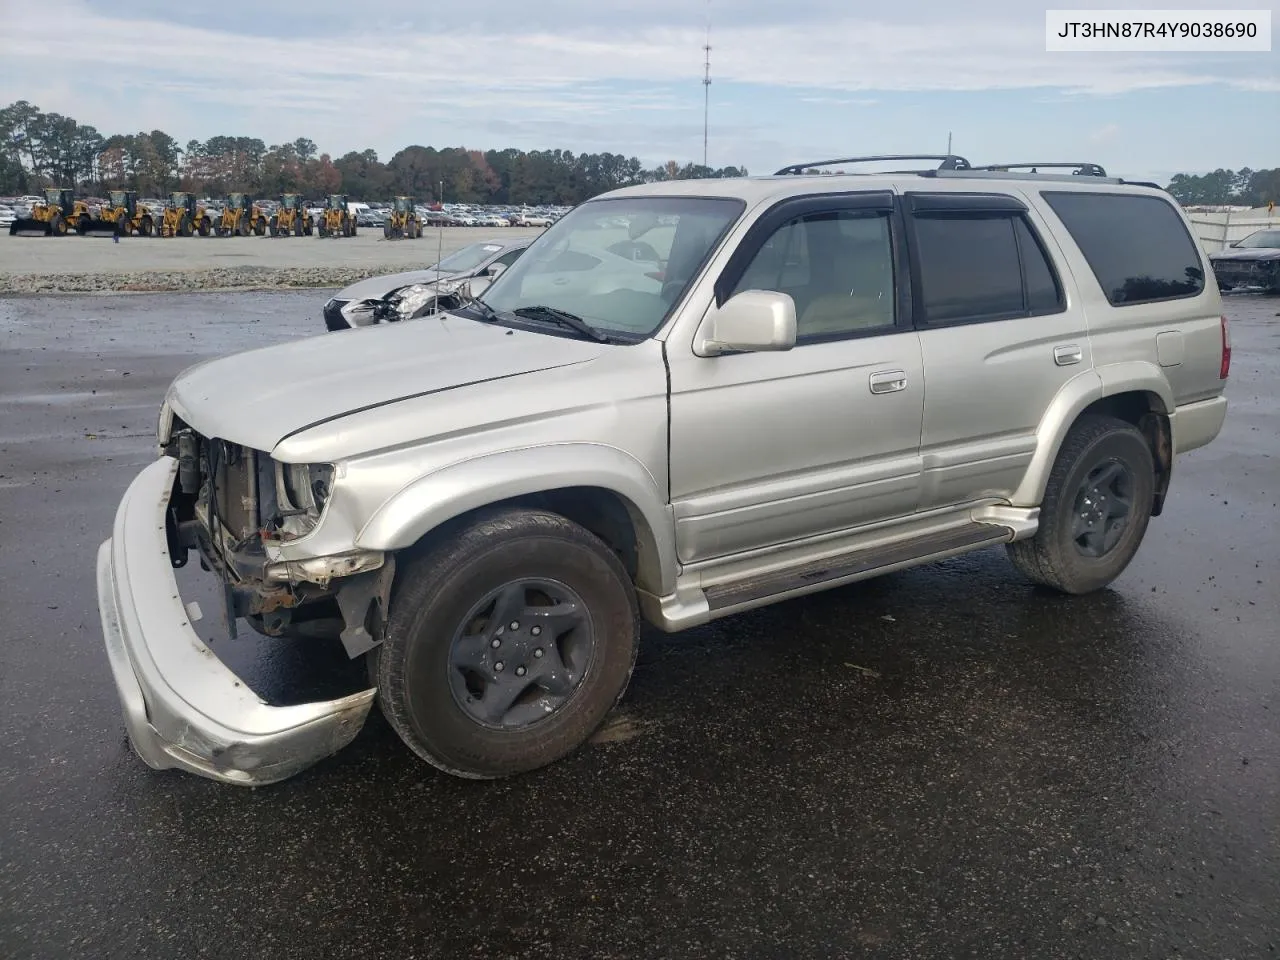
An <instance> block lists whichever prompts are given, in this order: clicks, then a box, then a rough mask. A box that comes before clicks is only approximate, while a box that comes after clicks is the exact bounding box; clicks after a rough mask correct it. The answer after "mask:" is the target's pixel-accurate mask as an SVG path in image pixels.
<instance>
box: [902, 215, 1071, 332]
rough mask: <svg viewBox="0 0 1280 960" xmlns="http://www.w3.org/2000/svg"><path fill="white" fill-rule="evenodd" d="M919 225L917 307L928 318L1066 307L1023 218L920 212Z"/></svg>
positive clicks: (956, 319)
mask: <svg viewBox="0 0 1280 960" xmlns="http://www.w3.org/2000/svg"><path fill="white" fill-rule="evenodd" d="M913 229H914V232H915V240H914V243H915V250H916V261H917V263H918V273H919V299H920V302H919V306H918V311H919V313H920V314H921V315H922V316H923V319H924V321H925V322H926V323H930V324H935V325H937V324H948V323H968V322H973V321H981V320H1002V319H1008V318H1012V317H1027V316H1040V315H1044V314H1050V313H1058V312H1060V311H1061V310H1062V309H1063V303H1062V288H1061V286H1060V284H1059V283H1058V279H1057V276H1056V275H1055V274H1054V271H1053V267H1052V266H1051V265H1050V263H1049V260H1048V257H1047V256H1046V254H1045V251H1044V248H1043V247H1042V246H1041V244H1040V242H1039V241H1038V240H1037V239H1036V236H1035V234H1034V233H1033V232H1032V230H1031V228H1030V226H1029V225H1028V224H1027V222H1026V221H1025V219H1024V218H1023V217H1021V216H1017V215H1010V214H1007V213H987V212H976V211H975V212H958V213H951V212H945V213H939V214H936V215H928V214H917V215H916V216H915V217H914V221H913Z"/></svg>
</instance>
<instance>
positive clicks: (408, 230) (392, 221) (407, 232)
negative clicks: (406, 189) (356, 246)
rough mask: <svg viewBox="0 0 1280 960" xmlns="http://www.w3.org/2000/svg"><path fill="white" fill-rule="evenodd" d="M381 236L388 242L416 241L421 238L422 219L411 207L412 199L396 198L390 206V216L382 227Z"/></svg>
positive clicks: (415, 208) (416, 209) (416, 210)
mask: <svg viewBox="0 0 1280 960" xmlns="http://www.w3.org/2000/svg"><path fill="white" fill-rule="evenodd" d="M382 235H383V236H384V237H386V238H387V239H388V240H400V239H402V238H403V239H406V240H416V239H418V237H420V236H422V218H421V217H419V216H418V208H417V207H415V206H414V205H413V197H396V198H395V200H393V201H392V204H391V214H390V215H389V216H388V217H387V220H386V222H385V223H384V224H383V225H382Z"/></svg>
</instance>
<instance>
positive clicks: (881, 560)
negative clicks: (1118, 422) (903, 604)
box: [704, 523, 1014, 610]
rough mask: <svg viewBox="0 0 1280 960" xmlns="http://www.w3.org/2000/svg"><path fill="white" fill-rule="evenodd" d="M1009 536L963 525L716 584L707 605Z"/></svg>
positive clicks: (804, 586) (1007, 531)
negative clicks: (775, 571)
mask: <svg viewBox="0 0 1280 960" xmlns="http://www.w3.org/2000/svg"><path fill="white" fill-rule="evenodd" d="M1013 536H1014V531H1013V530H1012V529H1011V528H1010V527H1004V526H999V525H997V524H993V523H966V524H965V525H964V526H961V527H951V528H949V529H947V530H943V531H941V532H938V533H930V534H925V535H923V536H919V537H914V538H912V539H910V540H901V541H898V542H897V543H892V544H888V545H886V546H883V547H873V548H871V549H867V550H860V551H858V552H856V553H847V554H845V555H843V556H839V557H829V558H828V559H826V560H818V561H816V562H814V563H808V564H805V565H804V566H802V567H796V568H794V569H791V570H781V571H778V572H777V573H769V574H764V575H762V576H758V577H750V578H748V579H745V580H735V581H733V582H731V583H720V584H715V585H713V586H709V587H707V588H706V589H705V591H704V593H705V595H706V598H707V606H708V607H710V609H712V610H721V609H723V608H725V607H736V606H738V605H740V604H744V603H751V602H753V601H756V600H761V599H763V598H765V597H774V596H778V595H780V594H784V593H790V592H792V591H794V590H813V589H814V588H820V587H821V586H822V584H826V583H832V582H834V581H837V580H845V579H848V578H853V577H858V578H861V577H862V575H867V576H870V575H873V574H874V573H875V572H876V571H878V570H881V569H883V568H887V567H899V566H903V565H908V564H911V563H913V562H921V563H924V562H927V561H929V560H941V559H944V558H945V557H948V556H952V555H955V554H959V553H967V552H969V551H970V550H976V549H978V548H979V547H985V546H991V545H994V544H997V543H1008V542H1009V541H1010V540H1012V539H1013Z"/></svg>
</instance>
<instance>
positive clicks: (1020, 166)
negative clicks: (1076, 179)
mask: <svg viewBox="0 0 1280 960" xmlns="http://www.w3.org/2000/svg"><path fill="white" fill-rule="evenodd" d="M1041 167H1049V168H1051V169H1054V170H1067V169H1069V170H1072V171H1073V172H1074V173H1075V174H1076V175H1077V176H1080V177H1105V176H1106V175H1107V171H1105V170H1103V169H1102V165H1101V164H1097V163H1069V162H1068V163H1062V162H1057V161H1053V162H1049V163H990V164H985V165H983V166H981V167H973V168H972V169H974V170H990V171H993V172H1001V173H1008V172H1009V171H1011V170H1027V171H1029V172H1030V173H1039V172H1040V168H1041Z"/></svg>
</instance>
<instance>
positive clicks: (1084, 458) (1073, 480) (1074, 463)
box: [1006, 415, 1155, 594]
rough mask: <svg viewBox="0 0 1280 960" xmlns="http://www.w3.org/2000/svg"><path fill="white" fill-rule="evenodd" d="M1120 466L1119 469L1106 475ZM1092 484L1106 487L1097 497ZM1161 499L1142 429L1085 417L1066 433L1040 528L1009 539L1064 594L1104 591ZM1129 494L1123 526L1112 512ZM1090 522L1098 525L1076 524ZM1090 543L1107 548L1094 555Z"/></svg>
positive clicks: (1042, 579) (1024, 565)
mask: <svg viewBox="0 0 1280 960" xmlns="http://www.w3.org/2000/svg"><path fill="white" fill-rule="evenodd" d="M1116 467H1118V468H1119V470H1120V475H1118V477H1117V478H1116V479H1114V480H1111V479H1106V478H1108V477H1109V476H1112V475H1114V473H1113V468H1116ZM1099 481H1103V482H1102V483H1099ZM1090 490H1100V497H1099V496H1090V495H1089V493H1088V491H1090ZM1154 497H1155V461H1154V459H1153V458H1152V455H1151V448H1150V447H1149V446H1148V444H1147V440H1146V438H1145V437H1144V436H1143V435H1142V433H1141V432H1140V431H1139V430H1138V429H1137V428H1136V427H1134V426H1133V425H1132V424H1130V423H1126V422H1125V421H1123V420H1119V419H1117V418H1115V417H1109V416H1096V415H1089V416H1085V417H1081V418H1080V419H1079V420H1078V421H1077V422H1076V423H1075V425H1074V426H1072V428H1071V430H1070V431H1069V432H1068V433H1067V438H1066V440H1064V441H1063V444H1062V449H1061V450H1059V451H1058V456H1057V459H1056V460H1055V461H1054V464H1053V470H1052V472H1051V473H1050V474H1049V483H1048V486H1047V488H1046V489H1045V495H1044V500H1043V502H1042V503H1041V505H1040V528H1039V530H1037V531H1036V535H1035V536H1034V537H1032V538H1030V539H1028V540H1020V541H1018V542H1016V543H1011V544H1009V545H1008V546H1007V548H1006V549H1007V550H1008V553H1009V559H1010V560H1012V561H1013V564H1014V566H1015V567H1017V568H1018V569H1019V570H1020V571H1021V572H1022V573H1023V574H1024V575H1025V576H1026V577H1027V578H1028V579H1029V580H1031V581H1032V582H1033V583H1037V584H1040V585H1042V586H1046V587H1051V588H1053V589H1054V590H1059V591H1061V592H1062V593H1068V594H1083V593H1092V592H1093V591H1095V590H1100V589H1102V588H1103V587H1105V586H1107V585H1108V584H1109V583H1111V581H1113V580H1115V578H1116V577H1118V576H1119V575H1120V574H1121V573H1122V572H1123V571H1124V569H1125V567H1127V566H1128V565H1129V562H1130V561H1131V560H1133V557H1134V555H1135V554H1136V553H1137V552H1138V547H1139V546H1140V545H1141V543H1142V538H1143V535H1144V534H1145V533H1146V532H1147V524H1148V522H1149V521H1150V519H1151V508H1152V504H1153V501H1154ZM1125 500H1127V501H1128V508H1127V513H1126V514H1125V516H1124V517H1123V519H1122V521H1121V523H1120V524H1119V526H1118V527H1117V526H1116V525H1115V524H1114V523H1113V521H1112V520H1111V519H1110V517H1109V513H1110V511H1111V509H1113V507H1114V505H1115V504H1119V503H1122V502H1123V501H1125ZM1100 501H1101V502H1100ZM1104 502H1105V503H1106V506H1104V505H1103V503H1104ZM1086 513H1087V515H1088V517H1087V519H1086V517H1085V516H1084V514H1086ZM1087 520H1093V525H1092V526H1077V522H1078V521H1084V522H1085V523H1087ZM1077 534H1080V537H1082V538H1083V541H1082V540H1081V539H1078V537H1077ZM1112 538H1114V541H1113V542H1110V543H1108V541H1111V540H1112ZM1091 548H1092V551H1096V550H1098V549H1099V548H1101V549H1102V552H1101V553H1100V554H1098V555H1090V552H1092V551H1091Z"/></svg>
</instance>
